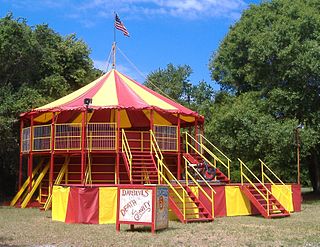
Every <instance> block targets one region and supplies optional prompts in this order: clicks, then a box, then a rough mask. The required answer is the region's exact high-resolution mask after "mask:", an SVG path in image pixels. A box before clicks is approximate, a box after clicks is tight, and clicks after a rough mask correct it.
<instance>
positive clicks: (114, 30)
mask: <svg viewBox="0 0 320 247" xmlns="http://www.w3.org/2000/svg"><path fill="white" fill-rule="evenodd" d="M113 13H114V20H115V19H116V12H115V11H114V12H113ZM116 44H117V43H116V26H115V22H114V23H113V44H112V53H113V61H112V68H113V69H115V68H116Z"/></svg>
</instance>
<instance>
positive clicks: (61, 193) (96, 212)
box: [52, 181, 301, 224]
mask: <svg viewBox="0 0 320 247" xmlns="http://www.w3.org/2000/svg"><path fill="white" fill-rule="evenodd" d="M181 182H182V183H183V181H181ZM210 185H211V186H212V187H213V188H214V190H215V191H216V194H215V196H214V208H213V210H214V212H213V215H214V217H226V216H243V215H259V214H261V213H260V212H259V210H258V209H257V207H256V206H255V205H254V204H253V203H252V202H251V201H250V200H249V198H248V197H247V196H246V195H245V193H243V191H242V190H241V186H242V185H241V184H238V183H230V184H224V183H217V182H212V183H210ZM244 185H249V184H244ZM120 186H121V185H120ZM266 186H267V187H268V188H270V190H271V191H272V193H273V194H274V196H275V197H276V198H277V200H279V201H280V202H281V204H282V205H283V206H284V207H285V208H286V210H288V211H289V212H299V211H301V187H300V185H298V184H286V186H287V187H288V188H289V189H290V191H291V193H289V194H288V195H286V193H287V192H284V191H285V190H286V189H285V188H283V185H271V184H267V185H266ZM118 187H119V186H118V185H115V184H114V185H105V184H95V185H90V186H81V185H76V184H74V185H72V184H67V185H66V184H65V185H60V186H54V189H53V197H52V219H53V220H55V221H62V222H66V223H90V224H108V223H115V222H116V208H117V190H118ZM189 187H190V188H191V189H192V191H193V193H194V194H195V195H197V196H198V198H199V199H200V200H201V203H202V204H203V205H205V206H207V208H211V205H210V204H211V203H210V202H209V200H208V199H207V198H206V197H205V196H204V194H203V192H202V191H200V190H198V188H197V187H196V186H194V187H193V186H192V185H191V184H189ZM203 188H204V190H208V191H209V188H208V187H206V185H203ZM284 195H286V196H284ZM197 210H199V209H197V208H196V209H193V210H190V211H189V212H188V213H189V214H194V215H195V219H197V218H199V217H200V216H199V214H200V213H199V211H197ZM209 213H212V210H211V211H210V212H209ZM169 217H170V219H171V220H178V218H177V217H176V215H175V214H174V213H173V212H172V211H171V210H170V211H169ZM198 221H199V220H198Z"/></svg>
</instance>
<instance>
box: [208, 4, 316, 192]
mask: <svg viewBox="0 0 320 247" xmlns="http://www.w3.org/2000/svg"><path fill="white" fill-rule="evenodd" d="M319 10H320V5H319V1H317V0H308V1H305V0H273V1H266V2H263V3H261V4H260V5H252V6H250V8H249V9H247V10H246V11H244V13H243V14H242V17H241V19H240V20H239V21H238V22H237V23H236V24H235V25H234V26H232V27H231V28H230V31H229V33H228V34H227V36H226V37H225V39H224V40H223V42H222V43H221V45H220V47H219V49H218V51H217V52H216V53H215V54H213V55H212V57H211V60H210V65H209V69H210V71H211V76H212V79H214V80H216V81H217V82H218V83H219V84H220V85H221V86H222V89H223V90H226V91H228V92H232V93H233V94H234V95H242V94H245V93H247V92H253V91H257V92H258V94H259V97H258V98H257V99H256V102H255V103H253V104H259V102H260V101H267V102H268V105H267V106H266V107H265V109H264V111H263V112H264V113H265V114H269V115H270V116H272V117H273V119H274V120H275V121H276V122H281V121H284V120H285V121H287V120H288V121H289V120H293V121H295V122H296V123H304V124H305V126H306V128H305V130H304V131H303V132H309V131H310V132H312V133H314V136H313V140H310V139H309V138H306V137H305V138H302V144H303V145H304V150H303V151H304V153H303V156H302V158H303V164H304V165H307V166H308V168H309V173H310V179H311V182H312V186H313V188H314V191H316V192H320V162H319V156H320V152H319V150H320V143H319V139H320V128H319V127H320V126H319V124H318V123H319V120H320V119H319V117H320V114H319V112H320V95H319V92H320V65H319V61H320V45H319V41H320V33H319V30H320V11H319ZM291 127H292V126H291ZM291 129H292V128H291ZM279 155H280V156H281V155H282V156H283V158H284V156H285V154H281V153H280V154H279Z"/></svg>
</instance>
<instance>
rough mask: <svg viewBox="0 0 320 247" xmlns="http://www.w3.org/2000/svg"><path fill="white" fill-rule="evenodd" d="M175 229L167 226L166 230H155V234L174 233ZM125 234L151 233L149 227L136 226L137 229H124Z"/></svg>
mask: <svg viewBox="0 0 320 247" xmlns="http://www.w3.org/2000/svg"><path fill="white" fill-rule="evenodd" d="M176 229H177V228H175V227H172V226H169V227H168V228H166V229H160V230H157V231H156V233H160V232H166V231H174V230H176ZM125 231H126V232H150V233H151V227H150V226H142V227H141V226H140V227H139V226H138V227H135V228H134V229H130V228H129V229H126V230H125Z"/></svg>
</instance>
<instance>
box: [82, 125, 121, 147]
mask: <svg viewBox="0 0 320 247" xmlns="http://www.w3.org/2000/svg"><path fill="white" fill-rule="evenodd" d="M116 130H117V126H116V123H89V124H88V126H87V147H88V149H89V150H115V149H116V136H117V135H116Z"/></svg>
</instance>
